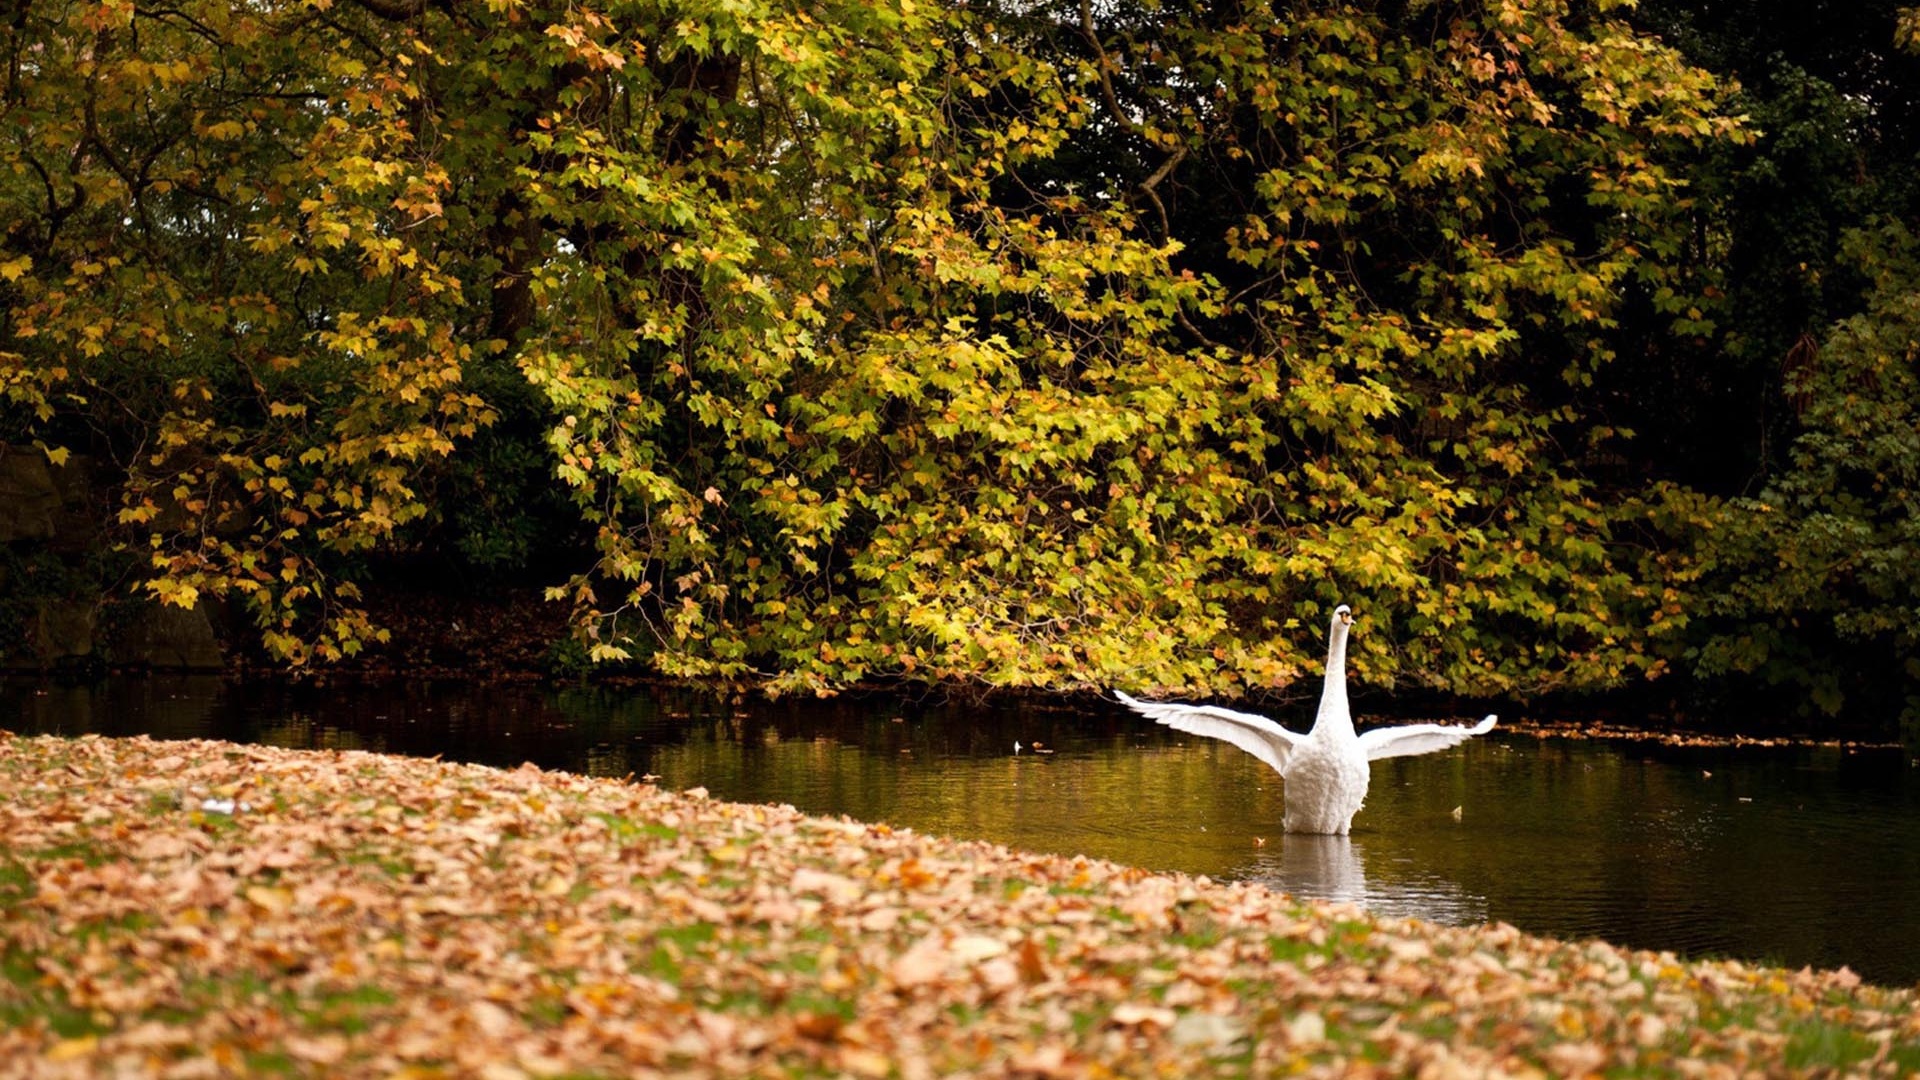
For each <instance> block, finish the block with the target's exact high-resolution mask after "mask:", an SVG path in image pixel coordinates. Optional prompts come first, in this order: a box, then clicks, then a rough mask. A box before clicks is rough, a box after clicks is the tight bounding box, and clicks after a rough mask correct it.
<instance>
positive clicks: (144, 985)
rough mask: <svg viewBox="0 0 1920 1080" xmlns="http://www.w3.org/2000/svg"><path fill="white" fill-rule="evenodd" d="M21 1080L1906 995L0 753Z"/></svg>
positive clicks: (535, 782)
mask: <svg viewBox="0 0 1920 1080" xmlns="http://www.w3.org/2000/svg"><path fill="white" fill-rule="evenodd" d="M0 786H4V788H5V790H6V791H7V792H8V793H9V797H8V799H7V800H6V801H5V802H4V803H0V912H3V913H4V918H3V919H0V1073H4V1074H8V1075H19V1076H36V1077H42V1076H44V1077H57V1076H97V1075H109V1074H111V1075H143V1074H156V1075H169V1076H210V1075H234V1074H240V1073H247V1074H274V1073H286V1074H293V1075H330V1076H333V1075H339V1076H396V1075H408V1076H438V1075H448V1076H469V1075H487V1076H518V1075H535V1076H552V1075H568V1076H592V1075H605V1076H626V1075H635V1074H669V1075H763V1074H764V1075H802V1076H805V1075H853V1076H890V1075H897V1076H902V1077H915V1076H944V1075H981V1076H987V1075H996V1076H997V1075H1039V1076H1101V1075H1130V1076H1144V1075H1150V1074H1160V1075H1165V1074H1169V1073H1174V1072H1185V1073H1190V1074H1192V1073H1203V1074H1208V1075H1212V1074H1222V1075H1244V1074H1259V1075H1269V1074H1282V1073H1285V1074H1294V1073H1301V1074H1305V1075H1348V1076H1352V1075H1358V1076H1367V1075H1376V1076H1414V1075H1420V1076H1455V1075H1542V1074H1548V1075H1555V1076H1572V1075H1588V1074H1603V1075H1648V1074H1658V1075H1667V1074H1673V1075H1700V1076H1720V1075H1728V1076H1730V1075H1742V1074H1758V1073H1763V1072H1764V1073H1766V1074H1768V1075H1788V1074H1803V1075H1833V1074H1835V1073H1846V1074H1860V1075H1876V1074H1877V1075H1899V1074H1904V1073H1911V1072H1912V1071H1913V1070H1914V1069H1916V1068H1920V1010H1916V1008H1915V1005H1916V1002H1915V1000H1914V992H1913V991H1912V990H1893V989H1886V988H1880V987H1875V986H1871V985H1864V984H1862V983H1861V982H1860V980H1859V979H1858V978H1857V977H1854V976H1853V975H1852V974H1851V973H1850V972H1847V971H1845V970H1842V971H1840V972H1811V971H1801V972H1789V971H1783V970H1776V969H1770V968H1765V967H1758V966H1750V965H1746V964H1742V963H1738V962H1732V961H1720V962H1709V963H1700V962H1687V961H1682V960H1679V959H1676V958H1675V957H1673V956H1671V955H1666V954H1654V953H1644V952H1629V951H1625V950H1621V949H1617V948H1614V947H1612V946H1609V945H1605V944H1602V943H1598V942H1587V943H1565V942H1557V941H1551V940H1546V939H1541V938H1536V937H1530V936H1528V935H1526V934H1523V933H1520V932H1519V931H1517V930H1515V929H1513V928H1512V927H1508V926H1503V925H1495V926H1489V927H1483V928H1470V929H1452V928H1445V927H1439V926H1434V925H1429V924H1426V923H1422V922H1418V921H1394V920H1377V919H1374V918H1371V917H1368V916H1365V915H1362V914H1360V913H1358V912H1355V911H1352V910H1349V909H1341V908H1334V907H1325V906H1314V905H1303V904H1297V903H1295V902H1293V901H1291V900H1290V899H1288V898H1286V897H1284V896H1281V895H1279V894H1276V893H1272V892H1269V891H1267V890H1265V889H1263V888H1260V887H1257V886H1247V885H1221V884H1217V883H1212V882H1209V881H1207V880H1205V879H1203V878H1202V879H1195V878H1186V877H1181V876H1178V875H1166V874H1150V873H1145V872H1142V871H1138V870H1132V869H1128V868H1125V867H1121V866H1116V865H1113V864H1108V863H1101V862H1091V861H1088V860H1084V859H1065V858H1057V857H1051V856H1039V855H1031V854H1024V853H1020V852H1015V851H1010V850H1007V849H1005V848H1000V847H995V846H992V845H988V844H982V843H962V842H955V841H950V840H942V839H936V838H932V837H928V836H924V835H918V834H914V833H910V832H904V831H898V830H892V829H889V828H887V827H886V826H884V825H864V824H858V823H855V822H852V821H848V820H844V819H843V820H826V819H822V818H815V817H808V816H805V815H802V814H800V813H798V812H796V811H794V810H793V809H791V808H787V807H766V806H748V805H736V804H729V803H723V802H719V801H715V800H712V799H709V798H707V797H705V795H704V794H703V793H700V792H698V791H695V792H684V793H674V792H667V791H662V790H660V789H658V788H657V787H654V786H652V785H649V784H645V783H635V782H623V781H617V780H607V779H593V778H587V777H582V776H577V775H571V774H565V773H554V772H544V771H540V770H537V769H534V768H532V767H523V768H521V769H518V770H513V771H502V770H497V769H488V768H483V767H478V766H468V765H455V764H448V763H444V762H438V761H430V760H418V759H405V758H397V757H387V756H380V755H373V754H364V753H328V752H297V751H288V750H280V749H274V748H266V747H256V746H239V745H233V744H226V743H218V742H157V741H152V740H148V739H144V738H141V739H130V740H107V739H98V738H83V739H79V740H65V739H54V738H23V737H13V736H7V735H5V734H3V733H0Z"/></svg>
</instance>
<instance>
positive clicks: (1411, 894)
mask: <svg viewBox="0 0 1920 1080" xmlns="http://www.w3.org/2000/svg"><path fill="white" fill-rule="evenodd" d="M1364 852H1365V848H1364V847H1363V846H1362V844H1361V843H1360V842H1356V841H1355V840H1354V839H1353V838H1352V837H1349V836H1307V835H1300V834H1290V835H1287V836H1285V837H1282V838H1281V842H1280V850H1279V851H1278V852H1273V851H1265V852H1262V853H1261V854H1260V855H1259V857H1257V858H1256V859H1255V860H1254V862H1253V863H1252V864H1251V865H1250V866H1248V867H1247V868H1246V870H1245V871H1243V872H1241V873H1237V874H1235V875H1234V876H1235V877H1238V878H1241V879H1242V880H1246V881H1256V882H1259V883H1260V884H1262V885H1265V886H1266V887H1268V888H1269V889H1276V890H1278V891H1280V892H1284V893H1289V894H1291V895H1293V896H1296V897H1299V898H1300V899H1303V900H1328V901H1332V902H1334V903H1341V904H1352V905H1354V906H1355V907H1359V908H1363V909H1365V910H1367V911H1370V912H1372V913H1373V914H1375V915H1382V916H1387V917H1389V918H1418V919H1428V920H1431V921H1433V922H1440V923H1449V924H1452V925H1455V926H1461V925H1468V924H1472V923H1481V922H1485V921H1487V898H1486V897H1484V896H1476V895H1474V894H1472V893H1469V892H1467V891H1466V890H1465V889H1462V888H1461V887H1460V886H1459V885H1457V884H1455V883H1453V882H1451V881H1448V880H1446V879H1445V878H1440V877H1435V876H1433V875H1431V874H1423V873H1420V872H1418V871H1410V872H1409V873H1408V874H1406V875H1404V876H1396V877H1394V878H1392V879H1391V880H1389V879H1388V878H1386V877H1385V876H1380V877H1375V878H1369V877H1368V876H1367V863H1366V857H1365V854H1364Z"/></svg>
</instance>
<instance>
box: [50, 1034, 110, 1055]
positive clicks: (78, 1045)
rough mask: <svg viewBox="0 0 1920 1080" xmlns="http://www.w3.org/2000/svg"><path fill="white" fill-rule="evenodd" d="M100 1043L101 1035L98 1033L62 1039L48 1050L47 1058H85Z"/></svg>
mask: <svg viewBox="0 0 1920 1080" xmlns="http://www.w3.org/2000/svg"><path fill="white" fill-rule="evenodd" d="M99 1045H100V1037H99V1036H98V1035H83V1036H81V1037H80V1038H78V1039H62V1040H60V1041H59V1042H57V1043H54V1044H53V1049H51V1050H48V1051H47V1058H46V1060H48V1061H72V1060H74V1059H76V1058H83V1057H86V1056H87V1055H88V1054H91V1053H93V1051H94V1050H95V1048H97V1047H98V1046H99Z"/></svg>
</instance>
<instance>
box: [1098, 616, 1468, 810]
mask: <svg viewBox="0 0 1920 1080" xmlns="http://www.w3.org/2000/svg"><path fill="white" fill-rule="evenodd" d="M1352 625H1353V613H1352V612H1351V611H1349V610H1348V608H1347V606H1346V605H1345V604H1342V605H1341V606H1340V607H1338V608H1336V609H1335V610H1334V613H1333V629H1332V631H1331V634H1330V640H1329V642H1328V645H1327V679H1326V686H1325V687H1324V688H1323V689H1322V690H1321V692H1320V711H1319V713H1317V714H1316V715H1315V716H1314V718H1313V730H1312V731H1311V732H1309V733H1308V734H1305V735H1301V734H1298V733H1296V732H1292V731H1288V730H1287V729H1286V728H1283V727H1281V726H1280V725H1279V724H1276V723H1274V722H1273V721H1272V720H1269V719H1267V718H1266V717H1264V716H1255V715H1254V714H1252V713H1243V712H1235V711H1234V710H1232V709H1222V708H1220V707H1218V706H1214V705H1182V704H1179V703H1177V702H1154V701H1140V700H1138V699H1136V698H1131V697H1128V696H1127V695H1126V694H1120V693H1118V691H1116V694H1117V696H1118V697H1119V698H1120V700H1121V701H1122V702H1123V703H1125V704H1126V705H1127V707H1128V708H1130V709H1132V710H1133V711H1135V712H1137V713H1139V714H1141V715H1142V716H1145V717H1148V718H1150V719H1152V720H1154V721H1157V722H1159V723H1162V724H1165V725H1167V726H1168V727H1170V728H1173V729H1174V730H1175V731H1185V732H1188V733H1190V734H1193V735H1205V736H1208V737H1209V738H1214V739H1220V740H1223V741H1225V742H1230V743H1232V744H1233V745H1235V746H1237V747H1239V748H1240V749H1242V750H1245V751H1246V752H1247V753H1249V754H1252V755H1253V756H1254V757H1257V758H1259V759H1260V760H1261V761H1264V762H1266V763H1267V764H1268V765H1270V766H1272V767H1273V769H1274V771H1275V772H1278V773H1279V774H1280V776H1281V778H1282V779H1284V780H1285V781H1286V791H1285V797H1286V806H1287V812H1286V818H1285V820H1284V822H1283V823H1282V824H1283V827H1284V828H1285V829H1286V830H1287V831H1288V832H1294V833H1331V834H1334V835H1338V836H1345V835H1347V833H1348V832H1349V831H1350V830H1351V829H1352V827H1353V815H1355V814H1357V813H1359V812H1360V806H1361V804H1362V803H1364V802H1366V800H1367V773H1368V763H1369V762H1373V761H1378V760H1379V759H1381V758H1390V757H1405V756H1407V755H1410V754H1425V753H1430V752H1432V751H1434V750H1445V749H1446V748H1448V747H1450V746H1458V745H1460V744H1461V743H1463V742H1466V741H1467V740H1468V739H1470V738H1472V737H1473V736H1475V735H1484V734H1486V733H1487V732H1489V731H1492V730H1493V725H1494V724H1495V723H1496V719H1495V718H1494V717H1493V716H1491V715H1489V716H1488V717H1487V718H1486V719H1485V720H1482V721H1480V722H1479V723H1478V724H1475V725H1473V726H1472V727H1459V726H1449V725H1446V724H1405V725H1402V726H1400V727H1389V728H1376V729H1374V730H1373V731H1369V732H1367V733H1366V734H1365V735H1360V734H1356V733H1355V732H1354V729H1353V714H1352V712H1350V711H1349V710H1348V708H1347V631H1348V629H1349V628H1350V627H1351V626H1352Z"/></svg>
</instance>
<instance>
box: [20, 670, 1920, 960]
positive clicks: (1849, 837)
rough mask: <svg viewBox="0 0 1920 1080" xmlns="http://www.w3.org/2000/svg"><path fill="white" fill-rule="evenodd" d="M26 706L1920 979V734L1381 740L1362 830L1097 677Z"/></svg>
mask: <svg viewBox="0 0 1920 1080" xmlns="http://www.w3.org/2000/svg"><path fill="white" fill-rule="evenodd" d="M1310 712H1311V704H1310V703H1303V704H1301V705H1298V706H1296V707H1294V708H1293V709H1292V710H1282V711H1281V712H1280V719H1282V720H1283V721H1285V722H1287V723H1289V724H1291V725H1296V726H1298V725H1300V724H1302V723H1303V722H1304V720H1305V718H1306V717H1307V716H1308V715H1309V714H1310ZM1363 726H1364V720H1363ZM0 728H6V729H9V730H13V731H16V732H21V733H60V734H81V733H84V732H98V733H101V734H107V735H128V734H136V733H148V734H152V735H155V736H159V737H165V738H188V737H204V738H219V739H229V740H234V741H239V742H261V743H270V744H273V745H277V746H290V747H299V748H312V747H328V748H342V749H368V750H379V751H386V752H391V753H400V754H414V755H432V754H439V755H442V756H444V757H446V758H449V759H454V760H463V761H476V762H482V763H487V764H495V765H503V766H514V765H518V764H520V763H521V762H525V761H531V762H533V763H535V764H538V765H541V766H545V767H549V768H559V769H570V770H575V771H579V772H585V773H591V774H595V775H603V776H627V775H632V776H635V777H646V776H652V777H657V782H658V783H660V784H661V785H663V786H665V787H668V788H673V789H682V788H689V787H696V786H697V787H705V788H707V789H708V790H709V791H710V792H711V793H712V794H713V795H714V797H716V798H721V799H730V800H738V801H747V802H769V803H792V804H793V805H794V806H796V807H799V808H800V809H802V810H805V811H808V812H811V813H820V814H848V815H851V816H853V817H855V818H858V819H861V820H864V821H881V822H887V823H889V824H892V825H895V826H903V827H909V828H913V829H916V830H919V831H921V832H926V833H934V834H940V835H947V836H955V837H963V838H976V839H986V840H992V841H997V842H999V843H1003V844H1008V845H1011V846H1013V847H1017V848H1022V849H1026V850H1032V851H1046V852H1057V853H1061V854H1069V855H1071V854H1084V855H1089V856H1094V857H1097V858H1103V859H1112V860H1115V861H1117V862H1122V863H1127V864H1130V865H1134V866H1140V867H1145V868H1148V869H1153V870H1179V871H1184V872H1186V873H1190V874H1205V875H1208V876H1211V877H1213V878H1215V879H1220V880H1245V881H1257V882H1262V883H1264V884H1267V885H1270V886H1273V887H1275V888H1278V889H1281V890H1284V891H1287V892H1291V893H1294V894H1296V895H1302V896H1310V897H1318V898H1328V899H1336V900H1343V901H1350V902H1353V903H1357V904H1360V905H1362V906H1365V907H1367V908H1369V909H1371V910H1373V911H1376V912H1380V913H1383V914H1390V915H1414V916H1419V917H1422V918H1427V919H1433V920H1437V921H1441V922H1448V923H1478V922H1483V921H1487V920H1499V921H1504V922H1510V923H1513V924H1514V925H1516V926H1519V927H1521V928H1522V929H1525V930H1528V931H1532V932H1535V933H1540V934H1549V935H1554V936H1558V937H1565V938H1576V939H1577V938H1584V937H1600V938H1604V939H1606V940H1608V941H1611V942H1614V943H1617V944H1621V945H1628V946H1633V947H1638V948H1653V949H1673V950H1676V951H1678V952H1681V953H1684V954H1687V955H1692V956H1733V957H1739V958H1742V959H1749V960H1764V961H1769V962H1773V963H1779V964H1785V965H1788V966H1793V967H1798V966H1800V965H1803V964H1812V965H1815V966H1820V967H1838V966H1840V965H1842V964H1845V965H1848V966H1850V967H1852V968H1853V969H1854V970H1855V971H1857V972H1859V973H1860V974H1861V975H1862V976H1864V977H1866V978H1868V979H1871V980H1874V981H1877V982H1882V983H1889V984H1907V983H1912V982H1914V981H1916V980H1920V903H1915V902H1914V899H1913V898H1914V896H1915V895H1916V894H1920V769H1916V768H1914V767H1913V766H1912V763H1911V762H1910V761H1909V760H1908V758H1907V757H1906V756H1905V755H1904V754H1903V753H1902V752H1901V751H1898V750H1890V749H1889V750H1878V749H1875V750H1866V749H1862V750H1843V749H1840V748H1834V747H1824V748H1823V747H1791V748H1764V749H1763V748H1733V747H1717V748H1675V747H1661V746H1656V745H1653V744H1648V743H1629V742H1601V741H1583V740H1565V739H1549V740H1542V739H1538V738H1534V737H1530V736H1523V735H1514V734H1510V733H1502V732H1495V733H1494V734H1493V735H1492V736H1489V737H1486V738H1483V739H1477V740H1474V741H1473V742H1470V743H1469V744H1467V745H1466V746H1464V747H1461V748H1459V749H1456V750H1451V751H1447V752H1443V753H1440V754H1436V755H1431V756H1425V757H1415V758H1396V759H1391V760H1388V761H1382V762H1378V763H1376V764H1375V765H1374V766H1373V783H1372V792H1371V794H1370V795H1369V797H1368V801H1367V806H1366V809H1364V810H1363V811H1361V813H1360V816H1359V817H1358V818H1356V819H1355V822H1354V829H1355V831H1354V835H1353V836H1352V837H1351V838H1350V839H1347V840H1341V839H1335V838H1326V837H1297V836H1283V835H1282V834H1281V832H1280V828H1279V822H1280V817H1281V807H1282V802H1281V790H1280V783H1279V780H1278V778H1277V777H1275V776H1274V775H1273V774H1272V773H1271V772H1269V771H1268V770H1267V769H1266V767H1265V766H1263V765H1261V764H1259V763H1258V762H1256V761H1255V760H1254V759H1253V758H1251V757H1249V756H1248V755H1246V754H1244V753H1241V752H1240V751H1238V750H1235V749H1233V748H1232V747H1230V746H1226V745H1224V744H1220V743H1216V742H1213V741H1211V740H1204V739H1198V738H1194V737H1191V736H1185V735H1181V734H1178V733H1175V732H1171V731H1168V730H1166V729H1164V728H1160V727H1157V726H1155V725H1152V724H1150V723H1147V722H1145V721H1143V720H1140V719H1138V718H1136V717H1134V716H1132V715H1131V714H1129V713H1126V712H1125V711H1123V710H1122V709H1120V708H1119V707H1118V706H1111V707H1101V706H1100V705H1099V703H1097V702H1093V701H1086V702H1082V703H1077V704H1064V703H1062V704H1043V703H1038V702H1027V703H1017V704H1013V705H1007V706H993V707H983V706H977V705H963V704H958V703H945V702H941V701H937V700H909V699H905V698H898V697H892V698H881V697H859V698H855V697H843V698H838V699H832V700H828V701H814V700H805V701H782V702H778V703H772V704H769V703H766V702H760V701H753V700H749V701H747V702H744V703H741V702H727V701H724V700H720V699H717V698H713V697H709V696H702V695H698V694H694V693H689V692H677V691H663V690H657V689H647V688H642V689H634V690H610V689H551V688H545V689H543V688H536V687H513V686H508V687H500V686H473V685H465V684H407V685H389V686H362V685H352V686H313V685H286V684H280V683H265V684H263V683H248V682H225V681H222V680H219V679H205V678H185V677H182V678H161V677H153V678H127V679H111V680H108V681H105V682H102V683H98V684H94V685H90V686H80V687H72V686H59V685H55V684H51V683H45V682H37V681H31V680H17V679H16V680H5V681H0ZM1016 742H1018V743H1019V744H1020V750H1019V752H1018V753H1016V752H1015V743H1016ZM1456 808H1458V809H1459V811H1460V813H1459V817H1458V819H1457V820H1456V818H1455V816H1454V813H1453V812H1454V810H1455V809H1456Z"/></svg>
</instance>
